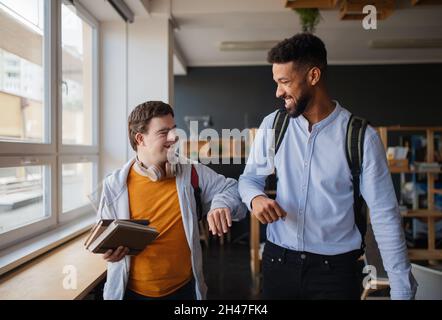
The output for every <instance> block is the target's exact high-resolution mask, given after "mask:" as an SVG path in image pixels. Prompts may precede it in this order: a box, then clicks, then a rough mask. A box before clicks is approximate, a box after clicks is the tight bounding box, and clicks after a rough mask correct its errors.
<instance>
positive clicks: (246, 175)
mask: <svg viewBox="0 0 442 320" xmlns="http://www.w3.org/2000/svg"><path fill="white" fill-rule="evenodd" d="M274 117H275V114H274V113H273V114H270V115H269V116H267V117H266V118H264V120H263V122H262V123H261V125H260V126H259V129H258V130H257V133H256V136H255V139H254V141H253V144H252V147H251V148H250V154H249V158H248V159H247V164H246V167H245V169H244V172H243V174H242V175H241V176H240V178H239V183H238V189H239V194H240V196H241V199H242V201H243V202H244V204H245V205H246V206H247V208H248V209H249V210H250V211H251V210H252V208H251V202H252V200H253V198H255V197H257V196H259V195H264V196H265V193H264V188H265V181H266V178H267V176H268V175H269V174H271V173H272V172H273V168H274V167H273V161H271V159H270V158H271V155H270V154H269V149H270V147H271V146H270V145H269V144H270V143H271V142H272V141H273V138H274V137H273V135H272V134H271V133H270V132H271V129H272V125H271V124H272V122H273V118H274ZM269 142H270V143H269Z"/></svg>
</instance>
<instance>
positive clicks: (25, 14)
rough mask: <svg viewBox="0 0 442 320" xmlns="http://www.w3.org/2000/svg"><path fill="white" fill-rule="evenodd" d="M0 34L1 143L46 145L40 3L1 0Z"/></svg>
mask: <svg viewBox="0 0 442 320" xmlns="http://www.w3.org/2000/svg"><path fill="white" fill-rule="evenodd" d="M0 30H1V32H0V114H1V117H0V140H7V141H23V142H34V143H35V142H37V143H39V142H47V141H45V140H46V139H45V134H44V133H45V132H44V130H45V123H44V108H45V107H46V106H45V103H44V90H45V86H44V66H43V61H44V59H43V47H44V3H43V0H0Z"/></svg>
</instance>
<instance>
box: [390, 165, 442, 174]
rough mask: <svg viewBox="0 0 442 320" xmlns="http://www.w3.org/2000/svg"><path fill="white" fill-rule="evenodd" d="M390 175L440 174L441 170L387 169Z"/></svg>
mask: <svg viewBox="0 0 442 320" xmlns="http://www.w3.org/2000/svg"><path fill="white" fill-rule="evenodd" d="M389 169H390V172H391V173H426V174H427V173H429V174H441V173H442V170H416V169H410V168H407V169H404V168H396V167H389Z"/></svg>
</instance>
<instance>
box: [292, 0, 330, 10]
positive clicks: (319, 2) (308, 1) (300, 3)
mask: <svg viewBox="0 0 442 320" xmlns="http://www.w3.org/2000/svg"><path fill="white" fill-rule="evenodd" d="M337 3H338V0H296V1H293V0H287V1H286V3H285V7H286V8H291V9H305V8H311V9H314V8H318V9H333V8H335V7H336V5H337Z"/></svg>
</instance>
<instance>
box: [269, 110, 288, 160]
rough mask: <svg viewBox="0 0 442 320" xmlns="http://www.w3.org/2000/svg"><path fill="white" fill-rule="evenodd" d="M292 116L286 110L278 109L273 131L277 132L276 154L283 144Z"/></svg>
mask: <svg viewBox="0 0 442 320" xmlns="http://www.w3.org/2000/svg"><path fill="white" fill-rule="evenodd" d="M289 122H290V116H289V114H288V113H287V110H286V108H284V107H282V108H280V109H278V112H277V113H276V116H275V119H274V120H273V125H272V129H273V130H275V154H276V153H277V152H278V149H279V147H280V146H281V142H282V140H283V139H284V135H285V132H286V131H287V127H288V126H289Z"/></svg>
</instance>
